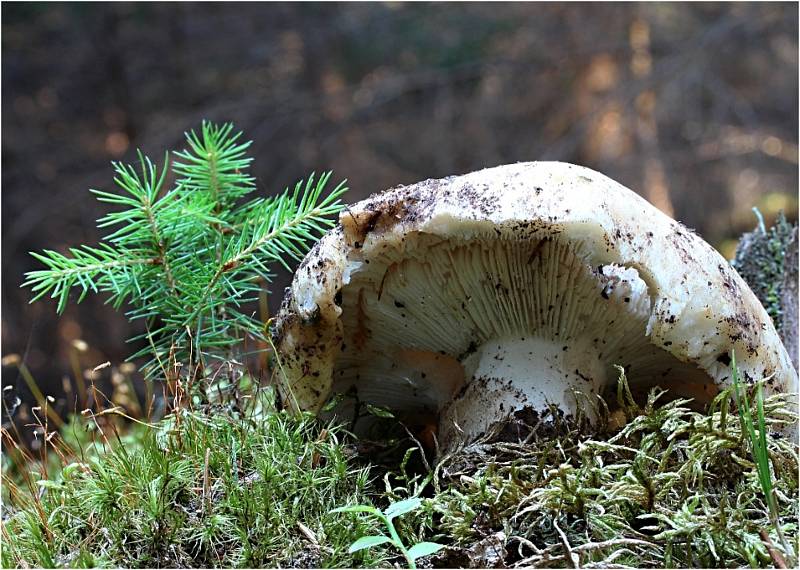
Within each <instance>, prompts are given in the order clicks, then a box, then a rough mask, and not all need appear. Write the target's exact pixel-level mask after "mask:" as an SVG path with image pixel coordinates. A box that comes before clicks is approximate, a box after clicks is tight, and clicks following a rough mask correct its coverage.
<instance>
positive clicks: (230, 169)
mask: <svg viewBox="0 0 800 570" xmlns="http://www.w3.org/2000/svg"><path fill="white" fill-rule="evenodd" d="M241 136H242V133H241V132H236V131H234V127H233V125H232V124H224V125H215V124H213V123H210V122H203V124H202V127H201V129H200V132H199V133H196V132H194V131H191V132H189V133H187V134H186V141H187V148H186V149H184V150H182V151H180V152H174V160H173V162H172V164H171V166H170V164H169V163H170V157H169V153H167V155H166V157H165V159H164V165H163V166H162V167H161V169H159V168H158V167H157V166H156V165H155V164H154V163H153V162H152V161H151V160H150V158H148V157H146V156H143V155H142V154H141V152H140V153H139V164H137V165H135V166H134V165H128V164H122V163H112V165H113V168H114V173H115V178H114V182H115V183H116V186H117V188H116V189H115V191H103V190H92V192H93V193H94V194H95V195H96V196H97V198H98V200H100V201H101V202H105V203H107V204H111V205H113V206H118V207H120V208H121V209H119V210H118V211H114V212H111V213H109V214H107V215H106V216H104V217H103V218H101V219H100V220H99V221H98V227H100V228H113V230H112V231H111V233H110V234H108V235H106V236H105V237H104V239H103V241H102V242H101V243H100V244H99V245H96V246H88V245H84V246H78V247H73V248H70V249H69V254H68V255H65V254H63V253H59V252H56V251H52V250H45V251H44V252H42V253H33V252H32V253H31V255H33V256H34V257H35V258H36V259H38V260H39V261H41V262H42V263H43V264H44V266H45V268H44V269H39V270H36V271H31V272H29V273H27V280H26V281H25V283H23V286H27V287H30V288H31V290H32V291H33V293H34V297H33V299H32V301H31V302H33V301H35V300H37V299H39V298H41V297H43V296H45V295H49V296H50V297H52V298H55V299H57V301H58V312H63V311H64V309H65V308H66V306H67V303H68V300H69V294H70V292H71V291H72V290H73V289H77V290H78V291H79V292H80V294H79V297H78V302H80V301H81V300H82V299H83V298H84V297H85V296H86V294H87V293H89V292H93V293H107V294H109V302H111V303H112V304H113V306H114V307H115V308H119V307H120V306H122V305H123V304H124V303H127V304H128V306H129V307H130V309H129V310H128V311H127V313H126V315H127V316H128V317H129V318H130V319H131V320H134V319H140V320H143V321H144V322H145V325H146V332H145V333H144V334H142V335H140V336H138V337H135V338H134V339H132V340H144V341H145V343H146V344H145V347H144V348H143V349H142V350H140V351H139V352H137V353H136V354H134V355H133V356H132V357H131V358H139V357H148V358H149V360H148V362H147V363H146V364H145V366H144V368H143V370H144V372H145V374H146V375H147V376H149V377H152V376H154V375H155V374H156V373H157V372H158V371H159V370H161V371H163V370H166V369H167V367H168V366H169V368H172V367H174V366H177V367H180V368H182V369H183V370H186V371H188V374H189V375H190V376H191V377H192V378H200V377H202V376H203V374H204V368H205V366H206V365H207V363H208V360H209V359H225V358H229V357H230V356H231V352H230V351H231V350H232V349H233V348H234V347H235V346H236V345H237V344H239V343H240V342H242V341H243V339H244V338H245V337H251V338H255V339H261V340H264V337H265V330H264V324H263V323H261V322H260V321H259V320H258V319H256V318H255V317H254V315H253V314H252V313H251V312H250V311H248V308H247V307H248V303H249V302H251V301H253V300H255V299H257V297H258V294H259V292H260V290H261V288H262V287H263V284H264V283H265V282H266V283H268V282H270V280H271V277H272V274H271V272H270V269H269V268H270V265H271V264H273V263H276V262H277V263H280V264H281V265H283V266H284V267H287V268H288V263H289V261H290V260H298V259H300V258H301V257H302V255H304V254H305V252H306V250H307V249H308V246H309V244H310V243H312V242H314V241H316V240H317V239H319V236H320V235H321V234H322V233H324V232H325V230H326V229H327V228H328V227H330V226H331V225H332V223H333V222H332V221H331V219H330V218H331V216H333V215H334V214H337V213H338V212H339V210H340V209H341V207H342V204H341V201H340V199H341V196H342V194H343V193H344V192H345V191H346V189H347V188H346V187H345V185H344V182H341V183H340V184H339V185H338V186H336V187H335V188H334V189H333V190H331V191H326V190H325V189H326V186H327V185H328V182H329V180H330V177H331V173H330V172H328V173H325V174H323V175H322V176H320V177H319V178H315V176H314V175H313V174H312V175H310V176H309V177H308V179H307V180H306V181H305V182H304V181H300V182H298V183H297V184H296V185H295V187H294V188H293V189H288V188H287V189H286V190H285V191H284V192H283V193H281V194H279V195H277V196H274V197H256V198H252V194H253V193H254V192H255V189H256V188H255V179H254V178H253V176H251V175H250V174H249V173H248V168H249V167H250V163H251V161H252V158H251V157H249V156H248V155H247V149H248V147H249V146H250V142H242V141H241ZM170 170H171V173H172V175H173V177H174V183H173V184H172V185H171V187H170V188H167V180H168V178H170V176H169V174H168V173H169V172H170ZM248 198H249V199H248Z"/></svg>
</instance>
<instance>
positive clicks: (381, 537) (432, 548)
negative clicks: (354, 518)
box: [331, 497, 444, 569]
mask: <svg viewBox="0 0 800 570" xmlns="http://www.w3.org/2000/svg"><path fill="white" fill-rule="evenodd" d="M421 506H422V499H420V498H418V497H414V498H411V499H406V500H404V501H398V502H396V503H392V504H391V505H389V506H388V507H387V508H386V509H385V510H383V511H381V510H379V509H376V508H375V507H370V506H369V505H353V506H350V507H339V508H337V509H333V510H332V511H331V512H332V513H366V514H367V515H369V516H372V517H375V518H377V519H378V520H380V521H381V522H382V523H383V525H384V526H385V527H386V530H387V531H388V536H387V535H385V534H378V535H372V536H362V537H361V538H359V539H358V540H356V541H355V542H354V543H353V544H351V545H350V548H349V550H348V552H350V553H353V552H358V551H359V550H364V549H366V548H372V547H375V546H379V545H381V544H386V543H389V544H391V545H392V546H394V547H395V548H397V550H399V551H400V553H401V554H402V555H403V557H404V558H405V559H406V563H407V564H408V567H409V568H412V569H415V568H416V567H417V565H416V560H417V559H418V558H422V557H423V556H428V555H430V554H434V553H436V552H438V551H439V550H441V549H442V548H444V545H442V544H438V543H436V542H418V543H416V544H414V545H412V546H410V547H406V545H405V544H403V541H402V540H401V539H400V535H399V534H398V533H397V529H396V528H395V526H394V519H395V518H396V517H399V516H401V515H404V514H406V513H410V512H411V511H414V510H416V509H418V508H420V507H421Z"/></svg>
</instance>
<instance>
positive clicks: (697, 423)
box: [2, 375, 800, 568]
mask: <svg viewBox="0 0 800 570" xmlns="http://www.w3.org/2000/svg"><path fill="white" fill-rule="evenodd" d="M220 382H221V383H220V384H218V385H216V386H214V389H213V390H207V391H206V392H205V394H204V395H202V397H200V395H199V394H195V395H194V396H195V397H194V398H184V399H183V400H182V401H178V400H174V402H173V403H177V404H178V405H177V406H176V407H175V410H174V411H173V412H172V413H170V414H169V415H167V416H166V417H164V418H163V419H161V420H160V421H156V422H154V423H151V422H149V421H147V420H146V419H144V418H143V419H139V420H136V421H133V422H131V421H130V419H127V418H125V417H124V416H123V414H124V413H125V412H124V410H123V409H122V408H121V407H119V406H114V405H112V404H111V403H107V405H106V406H105V407H101V406H95V409H93V410H91V411H86V412H85V413H84V414H82V415H80V416H76V417H73V418H72V419H71V420H70V421H69V423H68V424H67V425H65V426H64V427H62V428H61V429H60V430H54V429H53V428H52V421H48V420H44V421H42V422H41V425H40V426H39V433H38V436H37V437H38V438H39V441H40V442H42V444H43V445H42V446H41V447H40V449H39V452H38V453H37V454H35V455H33V456H32V455H31V454H30V453H28V452H24V451H23V450H22V449H21V448H18V447H15V444H14V443H13V438H12V437H11V434H10V433H4V444H5V446H6V454H5V455H4V457H3V461H4V464H3V467H4V469H3V505H4V506H3V522H2V537H3V549H2V566H3V567H7V568H8V567H23V568H24V567H55V566H61V567H112V566H114V567H116V566H125V567H233V566H237V567H393V566H394V567H398V566H401V567H405V566H409V564H408V563H407V559H404V558H403V557H402V556H400V554H401V551H400V550H398V548H397V547H396V546H395V545H394V544H392V543H391V542H384V543H383V544H377V543H378V542H380V540H382V539H376V540H374V543H375V545H374V546H372V547H369V548H363V549H360V550H357V551H355V552H353V550H355V548H354V547H353V548H351V545H353V543H354V542H355V541H356V540H358V539H360V538H362V537H365V536H382V535H384V534H385V533H387V530H388V529H387V528H385V527H384V526H383V523H382V522H381V520H380V518H379V517H376V516H374V513H372V512H369V509H367V508H366V507H376V508H378V509H384V512H385V511H386V509H389V508H390V507H391V505H393V504H394V505H397V504H398V503H399V502H400V501H406V500H408V499H414V498H416V499H419V500H417V501H412V503H403V505H404V506H406V507H407V508H408V509H410V510H409V511H408V512H406V513H405V514H402V515H398V516H397V517H396V518H394V519H393V524H394V526H395V527H396V529H395V530H396V532H397V538H398V539H399V540H400V541H401V544H402V545H404V548H407V549H408V548H411V547H412V546H413V545H415V544H419V543H422V542H426V541H427V542H435V543H438V544H441V545H444V548H442V549H441V550H439V551H438V552H436V553H435V554H433V555H428V556H420V557H419V558H418V559H417V560H416V564H417V565H418V566H419V567H497V568H502V567H570V568H578V567H587V568H591V567H603V568H615V567H616V568H621V567H731V566H750V567H754V568H755V567H767V566H775V567H780V566H782V565H786V564H788V565H789V567H791V564H792V559H791V556H792V554H791V553H786V552H785V551H786V550H792V549H793V550H794V551H795V552H796V551H797V548H798V524H797V521H798V514H800V513H799V512H798V481H797V473H798V447H797V445H796V443H795V442H792V441H790V440H789V439H787V438H785V437H783V436H782V435H781V432H782V428H783V427H784V426H785V425H787V424H789V423H792V422H794V421H795V420H796V415H795V413H794V412H791V411H789V407H787V397H786V396H783V395H777V396H773V397H770V398H767V399H766V400H765V401H763V411H764V415H763V418H764V424H763V430H762V433H763V436H764V442H765V444H766V451H767V458H768V461H767V473H768V477H769V480H770V484H771V486H772V488H773V490H774V497H775V505H774V507H775V509H774V511H773V512H772V514H771V511H770V507H769V504H768V500H767V499H766V496H765V494H764V491H763V486H762V485H763V482H762V480H761V479H760V478H759V466H758V463H759V461H758V459H756V458H755V457H754V455H753V453H752V451H753V448H754V446H753V441H752V440H751V434H749V433H748V430H747V429H746V427H747V424H746V423H743V422H747V421H748V419H747V418H748V417H749V416H746V415H745V416H742V415H741V414H740V413H739V412H738V411H737V406H736V398H735V394H734V393H733V392H732V391H731V390H726V391H724V392H722V393H721V394H720V395H719V396H718V397H717V398H716V400H715V401H714V402H713V403H712V405H711V406H709V408H708V409H707V410H706V411H705V412H696V411H692V410H691V409H690V407H689V402H688V401H687V400H681V399H679V400H673V401H669V400H668V398H667V396H668V395H667V394H664V393H662V392H659V391H654V392H652V393H651V394H650V397H649V399H648V401H647V402H646V403H642V404H641V405H638V404H636V403H635V402H634V401H633V399H632V398H631V397H630V394H629V392H628V391H627V386H626V384H625V381H624V377H623V378H622V379H621V381H620V384H619V389H618V393H617V395H616V400H617V401H616V402H610V403H609V405H610V407H611V409H612V410H614V411H613V412H609V411H608V409H604V410H600V421H597V422H595V423H594V425H595V427H594V428H591V427H589V425H588V423H587V422H586V421H584V420H582V419H581V418H577V419H574V420H572V419H570V420H568V419H565V418H564V417H562V416H560V415H559V414H557V413H554V414H547V413H545V414H544V415H542V416H541V417H537V416H536V415H535V414H531V413H528V412H526V411H523V412H521V413H518V414H517V415H516V416H515V417H514V418H512V419H511V420H509V422H507V423H504V424H502V425H496V426H494V428H493V429H491V430H490V431H489V433H487V434H485V435H484V436H483V437H482V438H481V439H480V440H479V441H477V442H473V443H471V444H470V445H467V446H465V447H461V448H460V449H458V450H456V451H455V452H452V453H449V454H447V455H440V456H439V457H438V458H437V459H435V460H434V457H433V455H434V454H433V453H432V452H431V450H430V449H426V448H425V446H424V445H422V444H420V443H419V441H417V439H416V438H415V437H414V434H413V433H411V432H408V431H407V430H405V429H404V427H403V426H401V425H396V426H395V427H398V430H396V431H395V434H403V433H405V434H406V435H405V436H398V437H393V438H388V439H386V440H383V441H365V440H358V439H356V438H355V437H353V436H352V435H350V433H349V432H348V431H347V430H346V429H345V428H344V427H343V426H341V425H337V424H325V423H322V422H320V421H319V420H317V419H315V418H313V417H311V416H307V415H301V416H292V415H289V414H287V413H286V412H283V411H279V410H278V409H277V408H276V406H275V395H274V392H273V391H272V390H271V389H264V388H259V387H258V386H257V385H256V384H254V383H252V382H251V381H250V380H249V377H248V376H246V375H243V376H242V377H241V379H240V380H239V381H238V382H237V383H236V385H231V384H229V383H227V382H225V381H220ZM179 399H180V398H179ZM752 400H753V408H752V409H753V414H756V417H757V413H758V405H757V404H758V398H757V397H755V396H754V397H753V398H752ZM45 412H46V410H45V411H40V412H39V413H40V414H41V415H42V418H44V417H45V415H44V414H45ZM382 415H384V416H386V417H384V418H382V419H383V421H385V422H387V423H388V424H392V423H395V424H396V423H397V422H396V420H394V419H393V418H391V417H389V414H386V413H382ZM756 423H757V422H756ZM48 425H49V426H50V427H48ZM597 426H600V427H597ZM751 426H752V424H751ZM756 430H757V431H758V426H757V425H756ZM756 437H758V435H757V436H756ZM354 505H360V506H361V507H363V508H362V509H361V510H362V511H363V512H345V513H342V512H332V511H333V510H334V509H336V508H340V507H346V506H354ZM409 505H411V506H409ZM398 508H399V507H398ZM776 525H779V526H780V530H781V531H782V533H780V534H779V533H778V532H777V528H776ZM389 532H391V531H389ZM781 534H782V535H783V536H781ZM369 542H370V541H369V540H368V541H367V543H369ZM365 544H366V543H364V542H363V541H362V543H361V546H364V545H365ZM786 544H788V545H789V546H788V547H787V546H785V545H786ZM416 552H418V553H419V552H422V550H418V551H416ZM787 560H788V562H787Z"/></svg>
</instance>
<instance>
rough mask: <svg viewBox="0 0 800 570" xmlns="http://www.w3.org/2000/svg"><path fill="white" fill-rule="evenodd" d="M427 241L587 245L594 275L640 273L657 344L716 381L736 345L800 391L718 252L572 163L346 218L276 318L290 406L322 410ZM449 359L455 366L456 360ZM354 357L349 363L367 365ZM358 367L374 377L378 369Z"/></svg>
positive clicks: (438, 189) (309, 262)
mask: <svg viewBox="0 0 800 570" xmlns="http://www.w3.org/2000/svg"><path fill="white" fill-rule="evenodd" d="M421 235H424V236H425V239H427V240H428V242H427V244H426V248H427V250H428V251H431V248H433V247H436V240H439V241H445V240H451V239H452V240H454V241H455V242H458V243H460V244H467V243H471V242H475V241H477V240H478V239H479V238H482V237H484V236H492V237H493V238H494V239H497V240H506V241H507V242H509V243H517V244H519V243H525V244H529V246H530V247H537V246H535V245H532V244H540V243H543V242H545V243H546V240H551V241H552V242H557V243H562V244H567V245H569V246H570V247H572V248H573V249H574V250H576V251H578V250H579V251H580V257H581V260H582V262H583V263H584V264H585V266H586V267H587V268H590V269H594V270H596V269H597V268H602V267H604V266H615V267H619V268H622V269H623V270H624V269H626V268H627V269H628V270H633V271H635V272H636V274H637V275H638V278H640V279H641V281H642V283H643V287H644V288H645V290H646V293H647V297H648V298H649V299H648V300H649V303H650V307H649V315H648V316H647V319H646V322H645V323H644V330H643V331H642V334H643V338H645V339H646V341H647V345H648V346H653V347H657V349H658V350H659V351H663V352H665V353H669V354H670V355H672V357H674V359H675V361H676V362H677V363H678V364H680V363H684V364H686V365H690V367H694V368H696V369H698V370H702V371H703V372H704V373H705V374H706V375H707V377H708V381H707V382H706V384H707V385H708V386H710V387H716V385H725V384H726V382H728V381H729V376H730V374H729V368H728V367H729V364H730V352H731V350H733V349H735V350H736V354H737V358H738V360H739V365H740V368H741V371H742V373H743V375H744V376H745V378H747V379H749V380H751V381H752V380H755V379H759V378H765V377H768V378H769V379H770V380H769V383H768V388H769V389H771V390H773V391H796V390H797V374H796V372H795V371H794V370H793V368H792V367H791V364H789V362H788V358H787V355H786V351H785V349H784V348H783V346H782V344H781V343H780V340H779V339H778V337H777V334H776V332H775V329H774V327H773V325H772V323H771V321H770V319H769V318H768V316H767V314H766V312H765V311H764V309H763V308H762V307H761V305H760V304H759V303H758V301H757V299H756V298H755V296H754V295H753V293H752V292H751V291H750V290H749V289H748V288H747V286H746V285H745V284H744V282H743V281H742V280H741V278H740V277H739V276H738V274H736V272H735V271H734V270H733V269H732V268H730V266H729V264H728V263H727V262H726V261H725V260H724V259H723V258H722V257H721V256H720V255H719V254H718V253H717V252H716V251H715V250H713V248H711V246H709V245H708V244H707V243H705V242H704V241H703V240H702V239H701V238H699V237H698V236H696V235H695V234H694V233H692V232H691V231H690V230H688V229H687V228H685V227H683V226H682V225H681V224H679V223H678V222H675V221H674V220H671V219H670V218H668V217H667V216H665V215H664V214H662V213H661V212H659V211H658V210H656V209H655V208H654V207H653V206H651V205H650V204H649V203H647V202H646V201H645V200H643V199H642V198H640V197H639V196H637V195H636V194H634V193H633V192H631V191H630V190H628V189H626V188H624V187H623V186H621V185H619V184H617V183H615V182H614V181H612V180H610V179H608V178H606V177H604V176H603V175H601V174H598V173H596V172H593V171H591V170H589V169H586V168H582V167H578V166H574V165H569V164H563V163H523V164H516V165H508V166H501V167H497V168H492V169H487V170H483V171H480V172H475V173H471V174H468V175H464V176H459V177H451V178H447V179H443V180H428V181H424V182H420V183H419V184H415V185H412V186H406V187H400V188H395V189H392V190H388V191H386V192H383V193H381V194H377V195H375V196H373V197H371V198H369V199H367V200H364V201H362V202H359V203H358V204H355V205H353V206H351V207H350V208H349V209H347V210H346V211H345V212H344V213H343V214H342V215H341V218H340V225H339V227H337V228H336V229H335V230H333V231H332V232H330V233H329V234H328V235H327V236H325V238H323V240H322V241H321V242H320V243H319V244H318V245H317V247H315V248H314V250H313V251H312V252H311V253H310V254H309V255H308V256H307V258H306V260H305V261H304V262H303V264H302V265H301V266H300V268H299V269H298V272H297V275H296V277H295V280H294V282H293V285H292V287H291V289H290V290H289V291H288V293H287V297H286V299H285V302H284V306H283V309H282V311H281V313H280V315H279V318H278V320H277V323H276V327H275V338H276V341H277V343H276V344H277V345H278V347H279V349H280V351H281V356H282V359H283V363H282V364H283V369H284V371H285V373H286V376H287V378H286V381H287V384H288V385H290V386H291V396H290V397H289V400H290V402H291V403H292V405H293V406H296V407H299V408H303V409H312V410H319V408H320V407H321V406H322V404H323V403H324V402H325V400H326V399H327V398H328V396H329V395H330V393H331V390H332V387H333V385H334V381H335V380H336V378H335V377H334V373H339V374H341V373H342V372H341V371H342V370H343V369H342V368H341V366H340V363H339V360H340V359H341V358H342V354H344V353H346V352H347V351H348V350H350V351H354V350H355V352H356V354H358V352H359V350H363V349H364V347H365V346H366V343H367V341H368V339H369V338H371V336H372V335H374V333H375V331H374V328H375V326H376V323H374V322H373V323H370V324H369V325H368V324H366V322H367V321H368V320H369V319H368V318H366V317H367V310H368V308H369V306H370V302H372V300H374V298H380V297H382V296H383V294H384V290H385V289H386V286H387V285H386V282H387V277H386V275H387V274H390V272H391V271H394V272H396V271H398V270H399V268H400V264H399V263H398V262H400V261H402V260H403V259H405V257H404V256H405V255H406V254H407V253H409V254H412V255H416V256H417V258H420V257H421V256H424V255H426V254H425V253H424V252H423V250H420V251H417V252H415V245H413V244H411V243H410V242H412V241H414V242H416V240H417V239H418V238H419V236H421ZM370 264H372V266H370ZM381 264H383V265H384V266H385V270H384V271H383V272H382V274H381V275H380V276H377V277H375V278H370V279H371V280H372V282H374V283H373V288H372V290H369V288H366V289H365V291H360V292H357V291H353V290H351V289H350V284H351V283H353V282H361V283H362V284H363V279H362V278H363V277H364V276H368V274H369V273H370V272H371V271H375V269H374V268H375V267H376V266H378V265H381ZM393 264H394V265H393ZM378 273H380V272H377V271H376V275H377V274H378ZM359 279H361V281H359ZM388 279H391V278H388ZM368 280H369V279H368ZM392 302H395V301H392ZM396 302H398V303H401V304H405V303H407V300H404V299H399V300H396ZM373 306H374V303H373ZM398 308H399V307H398ZM343 311H348V313H347V314H345V315H344V316H343V314H342V313H343ZM359 311H360V312H362V313H363V315H361V317H365V318H359V317H358V316H357V317H356V318H355V319H354V322H356V323H361V325H358V326H345V323H346V322H348V318H349V317H350V316H351V313H352V314H357V313H358V312H359ZM455 332H458V331H455ZM512 332H518V331H512ZM529 332H531V333H535V331H529ZM391 333H392V331H390V334H391ZM397 334H398V335H399V334H400V331H397ZM454 334H455V333H454ZM346 337H347V338H346ZM484 340H485V339H484ZM401 348H403V349H419V348H420V347H419V346H415V345H403V346H401ZM464 348H465V349H466V348H467V346H465V347H464ZM382 352H383V351H382ZM434 352H435V351H434ZM378 356H380V357H382V358H383V359H384V360H385V361H386V366H389V367H391V366H392V364H396V362H393V358H394V357H393V355H391V354H386V353H385V352H384V353H383V354H380V355H378ZM442 356H447V357H449V358H455V359H456V360H458V359H459V357H460V356H461V352H458V353H452V354H445V355H442ZM358 358H359V357H358V356H356V357H351V360H350V362H349V363H348V366H349V367H353V366H358V364H357V361H358ZM363 360H364V367H365V368H364V369H365V370H366V369H367V368H368V367H370V366H372V367H373V372H372V373H373V374H375V373H376V372H375V365H376V363H377V361H376V360H374V359H370V358H364V359H363ZM423 360H424V359H421V360H420V362H422V361H423ZM389 370H390V369H389V368H387V373H388V371H389ZM351 372H352V371H351ZM347 374H350V372H348V373H347ZM359 375H360V372H359V371H355V372H353V374H352V376H353V378H356V377H358V376H359ZM409 383H410V384H414V381H411V382H409ZM376 389H378V390H385V389H386V386H384V387H383V388H381V387H378V388H376ZM448 391H452V390H451V388H447V389H446V390H444V391H443V393H445V394H446V393H447V392H448ZM440 396H441V395H440ZM708 396H709V397H710V396H713V391H709V393H708ZM441 397H444V396H441ZM435 399H436V398H435V397H433V396H431V397H430V398H429V400H431V401H435ZM426 406H428V407H430V405H429V404H426ZM423 407H425V406H423ZM508 411H509V412H510V410H508Z"/></svg>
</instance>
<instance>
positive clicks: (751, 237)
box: [732, 212, 794, 330]
mask: <svg viewBox="0 0 800 570" xmlns="http://www.w3.org/2000/svg"><path fill="white" fill-rule="evenodd" d="M759 218H760V216H759ZM793 232H794V226H793V225H792V224H790V223H789V222H788V221H787V220H786V217H785V216H784V215H783V213H782V212H781V213H780V214H779V215H778V218H777V220H776V221H775V225H774V226H772V227H771V228H769V229H767V228H765V227H764V224H763V221H761V223H760V224H759V227H757V228H756V229H755V230H753V231H752V232H750V233H747V234H745V235H744V236H742V239H741V240H740V241H739V245H738V247H737V248H736V257H735V258H734V260H733V261H732V265H733V266H734V268H735V269H736V270H737V271H738V272H739V274H740V275H741V276H742V278H743V279H744V280H745V281H746V282H747V284H748V285H749V286H750V288H751V289H752V290H753V292H754V293H755V294H756V297H758V300H759V301H761V304H762V305H764V307H765V308H766V309H767V313H769V316H770V317H772V320H773V322H774V323H775V327H776V328H777V329H778V330H780V329H781V326H782V322H783V319H782V317H783V308H782V296H781V293H782V288H783V280H784V266H785V259H786V250H787V247H788V246H789V243H790V242H791V240H792V235H793Z"/></svg>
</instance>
